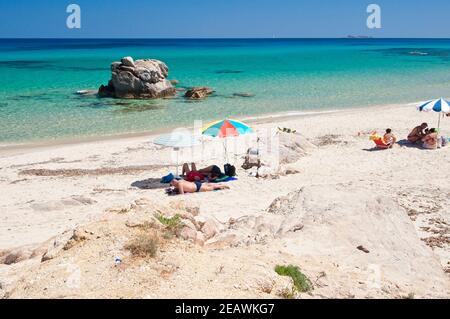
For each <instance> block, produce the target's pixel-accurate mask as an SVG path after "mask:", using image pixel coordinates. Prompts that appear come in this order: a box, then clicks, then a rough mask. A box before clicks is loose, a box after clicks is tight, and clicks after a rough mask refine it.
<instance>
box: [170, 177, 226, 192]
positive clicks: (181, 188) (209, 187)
mask: <svg viewBox="0 0 450 319" xmlns="http://www.w3.org/2000/svg"><path fill="white" fill-rule="evenodd" d="M170 185H172V186H173V187H175V189H176V190H178V192H179V193H180V194H185V193H199V192H211V191H215V190H220V189H229V188H230V187H228V186H227V185H224V184H222V183H216V184H211V183H203V184H202V183H201V182H200V181H195V182H188V181H185V180H173V181H172V182H171V183H170Z"/></svg>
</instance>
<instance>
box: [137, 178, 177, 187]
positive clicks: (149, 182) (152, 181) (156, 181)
mask: <svg viewBox="0 0 450 319" xmlns="http://www.w3.org/2000/svg"><path fill="white" fill-rule="evenodd" d="M160 181H161V179H160V178H147V179H144V180H141V181H136V182H133V183H132V184H131V186H133V187H137V188H140V189H163V188H167V187H169V186H170V185H169V184H162V183H161V182H160Z"/></svg>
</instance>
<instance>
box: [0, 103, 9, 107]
mask: <svg viewBox="0 0 450 319" xmlns="http://www.w3.org/2000/svg"><path fill="white" fill-rule="evenodd" d="M7 106H8V103H6V102H5V103H0V107H7Z"/></svg>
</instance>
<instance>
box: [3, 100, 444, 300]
mask: <svg viewBox="0 0 450 319" xmlns="http://www.w3.org/2000/svg"><path fill="white" fill-rule="evenodd" d="M423 121H428V122H429V123H430V124H434V123H436V121H437V117H436V114H422V113H419V112H417V111H415V109H414V107H412V106H410V105H402V106H383V107H373V108H365V109H356V110H346V111H341V112H335V113H325V114H321V115H320V114H316V115H309V116H299V117H287V118H286V117H284V118H281V117H280V118H273V119H267V118H266V119H265V120H264V121H260V122H259V123H258V124H256V125H255V126H256V128H257V130H258V131H259V132H260V133H261V134H263V133H265V132H267V131H268V130H269V129H271V128H274V127H289V128H293V129H296V130H297V131H298V132H300V133H301V134H302V135H303V136H304V137H305V138H306V139H307V140H308V141H309V142H311V143H313V144H315V145H316V146H317V147H307V148H306V147H303V146H305V145H308V143H307V142H306V140H305V145H302V147H301V148H300V149H298V150H297V149H296V148H295V147H292V145H287V146H286V145H285V144H284V142H283V141H282V142H281V143H280V145H281V147H282V148H284V149H283V155H286V154H287V155H286V157H287V158H288V159H290V161H293V160H294V159H295V160H296V161H295V162H294V163H289V164H286V165H283V166H282V167H281V170H280V171H279V172H276V174H272V175H271V176H269V177H268V178H260V179H256V178H255V177H251V176H249V175H248V173H247V172H245V171H244V170H242V169H240V170H238V175H239V180H238V181H234V182H231V183H230V184H229V185H230V187H231V189H230V190H227V191H220V192H213V193H200V194H191V195H186V196H184V197H181V196H176V197H168V196H167V195H166V194H165V193H164V185H161V184H159V183H158V181H159V179H160V178H161V176H163V175H165V174H167V172H168V171H169V170H173V166H172V167H168V166H167V164H168V163H170V158H171V153H170V150H169V149H165V148H162V147H159V146H156V145H154V144H152V143H151V138H150V137H148V136H147V137H142V136H141V137H132V138H123V139H115V140H102V141H97V142H94V141H91V142H85V143H80V144H70V145H57V146H45V147H41V148H14V149H9V150H5V149H4V150H3V151H0V167H1V169H0V194H2V195H1V196H2V200H1V201H0V209H1V212H2V213H1V215H0V221H1V222H0V260H2V259H1V258H2V256H3V262H4V261H5V256H8V254H9V256H10V257H11V256H12V257H14V258H12V259H11V258H9V260H8V261H9V262H7V263H9V264H10V265H5V264H3V265H0V296H2V295H3V296H4V297H12V298H23V297H57V298H77V297H136V298H146V297H149V298H168V297H175V298H183V297H184V298H187V297H194V298H195V297H198V298H216V297H225V298H229V297H258V298H271V297H280V296H283V292H282V291H283V289H284V288H285V286H289V285H291V283H290V282H289V280H288V279H287V278H286V277H280V276H278V275H277V274H276V273H275V272H274V270H273V269H274V267H275V265H277V264H293V265H296V266H298V267H300V269H301V270H302V272H304V273H305V274H306V275H307V276H308V277H309V278H310V279H311V281H312V282H313V285H314V290H313V291H312V292H310V293H307V294H306V293H302V294H297V295H296V296H297V297H309V298H311V297H312V298H323V297H331V298H334V297H337V298H352V297H357V298H382V297H387V298H401V297H406V296H408V295H409V296H410V297H412V296H413V295H414V296H415V297H417V298H426V297H442V298H448V297H449V296H450V275H449V272H450V264H449V263H450V248H449V247H450V246H449V243H450V232H449V229H450V217H449V209H448V206H449V204H450V182H449V180H450V161H449V156H450V148H448V147H447V148H443V149H439V150H436V151H427V150H422V149H419V148H415V147H407V146H399V145H397V146H396V147H395V148H393V149H391V150H385V151H374V150H373V149H372V147H373V144H372V142H371V141H369V140H368V134H369V132H371V131H373V130H377V131H379V132H382V131H384V129H385V128H387V127H391V128H392V129H393V130H394V133H395V134H396V135H397V136H398V137H399V138H400V139H402V138H404V137H405V136H406V135H407V133H408V131H409V129H410V128H412V127H414V126H415V125H417V124H420V123H421V122H423ZM442 127H443V130H442V132H443V134H444V135H445V134H446V135H447V136H448V135H450V123H448V121H447V120H444V121H443V122H442ZM211 143H212V142H211ZM261 143H262V144H264V143H265V142H264V139H263V141H262V142H261ZM214 148H217V145H215V146H214ZM302 150H305V152H302ZM289 152H291V153H289ZM293 154H294V155H295V154H297V156H296V157H295V156H293ZM216 155H217V156H216V157H217V158H210V159H208V160H206V161H203V162H201V163H199V165H201V166H202V165H207V164H211V163H220V160H219V159H220V158H221V156H220V155H218V154H216ZM236 163H237V164H239V165H240V164H241V163H242V159H241V158H240V157H239V158H237V162H236ZM263 171H264V170H263ZM286 171H287V172H288V173H292V174H285V173H286ZM280 172H281V174H280ZM136 200H138V201H137V203H138V204H136ZM180 201H186V202H187V203H189V206H193V207H195V211H196V214H197V213H198V212H199V215H198V216H196V218H197V219H198V220H208V219H210V220H212V221H213V222H214V223H215V227H217V230H218V234H216V235H215V236H214V237H213V238H212V239H210V240H209V241H206V244H205V245H204V246H201V245H199V244H198V242H197V244H194V243H191V242H189V241H188V240H183V239H181V238H174V239H172V240H169V241H168V242H167V243H166V244H165V245H164V247H161V251H159V252H158V254H157V256H156V257H154V258H143V259H138V260H136V259H134V258H131V257H130V256H129V254H128V253H127V251H126V250H125V249H124V248H123V246H124V245H125V243H126V242H127V241H128V240H130V238H131V237H132V236H133V234H134V233H133V231H131V230H130V227H129V226H126V224H127V223H128V224H129V223H130V222H131V223H138V224H139V223H141V224H142V223H143V220H144V221H145V220H146V219H149V220H150V219H152V218H153V215H154V214H155V213H156V212H158V213H162V214H167V215H173V209H172V208H170V205H178V204H179V202H180ZM132 203H135V204H133V205H132ZM181 211H182V212H183V210H181ZM74 228H78V229H79V231H82V232H85V234H87V235H86V236H85V237H86V238H84V237H83V236H82V237H83V240H81V242H80V243H77V244H76V245H73V247H72V245H71V247H70V249H67V250H63V251H61V252H58V253H56V254H55V256H54V257H52V259H51V260H48V261H45V262H42V263H41V256H42V254H43V253H44V252H45V251H46V250H47V248H46V247H48V245H50V246H52V245H53V246H54V239H50V238H52V237H54V236H57V235H58V234H61V233H63V232H64V231H67V230H71V229H74ZM69 233H70V231H69ZM199 233H200V231H199ZM66 234H67V233H66ZM70 234H73V232H72V233H70ZM66 237H67V235H65V237H64V236H63V239H61V238H60V237H57V238H59V239H58V240H63V241H64V242H67V240H69V239H70V236H69V237H67V238H66ZM72 237H73V236H72ZM182 237H183V236H182ZM184 237H186V236H184ZM49 239H50V240H49ZM72 240H73V238H72ZM43 242H46V244H45V245H44V246H43V245H42V243H43ZM358 246H362V250H361V249H357V247H358ZM17 247H19V249H16V250H14V249H15V248H17ZM360 248H361V247H360ZM2 249H3V252H2V251H1V250H2ZM363 250H366V251H368V252H364V251H363ZM115 256H121V257H122V259H123V263H122V264H121V265H120V267H117V266H115V265H114V257H115ZM30 257H35V258H31V259H30ZM22 259H23V261H21V260H22ZM18 261H19V262H18Z"/></svg>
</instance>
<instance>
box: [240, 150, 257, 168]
mask: <svg viewBox="0 0 450 319" xmlns="http://www.w3.org/2000/svg"><path fill="white" fill-rule="evenodd" d="M255 166H256V167H261V161H260V159H259V150H258V149H257V148H249V149H248V150H247V155H245V159H244V163H243V164H242V168H243V169H246V170H247V169H250V168H252V167H255Z"/></svg>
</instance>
